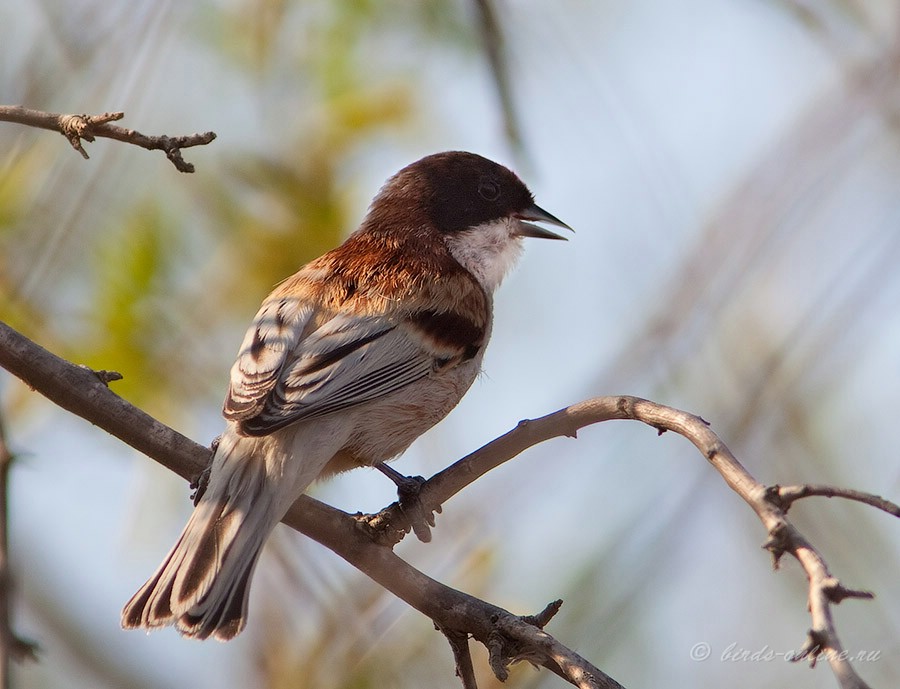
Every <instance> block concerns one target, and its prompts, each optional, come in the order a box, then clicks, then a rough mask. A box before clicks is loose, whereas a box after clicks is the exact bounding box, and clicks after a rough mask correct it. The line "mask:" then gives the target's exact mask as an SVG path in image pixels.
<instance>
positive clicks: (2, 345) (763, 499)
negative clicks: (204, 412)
mask: <svg viewBox="0 0 900 689" xmlns="http://www.w3.org/2000/svg"><path fill="white" fill-rule="evenodd" d="M0 366H3V367H4V368H6V369H8V370H9V371H10V372H12V373H13V374H15V375H17V376H18V377H20V378H21V379H22V380H24V381H25V382H26V383H27V384H28V385H29V386H31V387H32V388H33V389H35V390H37V391H38V392H41V393H42V394H44V395H45V396H47V397H48V398H50V399H51V400H52V401H53V402H55V403H56V404H58V405H59V406H62V407H64V408H66V409H68V410H70V411H72V412H73V413H75V414H77V415H79V416H82V417H83V418H85V419H88V420H89V421H91V422H92V423H94V424H96V425H98V426H100V427H101V428H103V429H104V430H106V431H108V432H109V433H111V434H113V435H115V436H116V437H118V438H120V439H122V440H123V441H125V442H126V443H128V444H129V445H131V446H132V447H134V448H136V449H138V450H140V451H141V452H143V453H144V454H147V455H148V456H149V457H151V458H152V459H154V460H156V461H158V462H160V463H161V464H163V465H164V466H166V467H168V468H169V469H171V470H172V471H174V472H176V473H178V474H179V475H181V476H182V477H184V478H186V479H188V480H190V479H191V478H193V477H195V476H197V475H198V474H199V473H200V472H201V471H202V470H203V469H204V468H205V466H206V465H207V463H208V462H209V459H210V452H209V450H208V449H206V448H203V447H201V446H200V445H197V444H196V443H194V442H193V441H191V440H189V439H188V438H186V437H184V436H182V435H180V434H179V433H177V432H176V431H174V430H172V429H171V428H168V427H167V426H165V425H163V424H161V423H159V422H158V421H156V420H155V419H153V418H152V417H150V416H148V415H147V414H145V413H144V412H142V411H141V410H139V409H137V408H135V407H133V406H132V405H130V404H129V403H127V402H125V401H124V400H122V399H121V398H119V397H118V396H117V395H116V394H115V393H113V392H112V391H111V390H109V389H108V387H107V386H106V381H105V380H102V379H101V377H98V376H97V375H95V374H94V372H92V371H90V370H89V369H85V368H82V367H78V366H75V365H73V364H70V363H68V362H66V361H64V360H62V359H59V358H58V357H56V356H54V355H53V354H51V353H50V352H47V351H46V350H44V349H42V348H41V347H40V346H38V345H36V344H35V343H33V342H31V341H30V340H28V339H27V338H25V337H23V336H22V335H20V334H19V333H17V332H15V331H14V330H12V329H11V328H9V327H8V326H6V325H5V324H2V323H0ZM612 419H632V420H636V421H640V422H642V423H645V424H647V425H649V426H651V427H653V428H655V429H656V430H657V431H659V432H660V433H662V432H664V431H672V432H675V433H678V434H680V435H683V436H684V437H685V438H687V439H688V440H690V441H691V442H692V443H693V444H694V445H695V446H696V447H697V449H698V450H699V451H700V452H701V454H702V455H703V456H704V457H705V458H706V459H707V460H708V461H709V462H710V464H711V465H712V466H713V468H715V470H716V471H718V472H719V474H720V475H721V476H722V478H723V479H724V480H725V482H726V483H727V484H728V485H729V486H730V487H731V488H732V490H734V491H735V492H736V493H737V494H738V495H740V497H741V498H742V499H743V500H744V501H745V502H746V503H747V504H748V505H749V506H750V507H751V509H753V511H754V512H755V513H756V514H757V516H758V517H759V519H760V521H761V522H762V523H763V526H764V527H765V529H766V531H767V540H766V543H765V547H766V548H767V549H768V550H769V551H770V552H771V553H772V555H773V558H774V561H775V563H776V565H777V563H778V561H779V559H780V558H781V557H782V556H783V555H784V554H785V553H787V554H790V555H792V556H793V557H794V558H796V559H797V561H798V562H799V563H800V565H801V566H802V567H803V569H804V571H805V572H806V575H807V577H808V579H809V609H810V614H811V618H812V627H811V629H810V631H809V634H808V639H807V642H806V644H805V645H804V649H805V654H803V655H802V656H801V657H806V658H808V659H809V660H810V662H811V663H815V662H816V660H818V659H819V658H825V659H827V661H828V663H829V664H830V665H831V668H832V671H833V672H834V674H835V676H836V677H837V678H838V680H839V682H840V685H841V687H842V688H843V689H865V688H866V687H867V685H866V684H865V682H864V681H863V680H862V679H861V678H860V677H859V676H858V675H857V674H856V671H855V670H854V669H853V667H852V665H851V664H850V662H849V660H848V654H847V653H845V652H844V651H843V647H842V645H841V642H840V639H839V638H838V634H837V631H836V629H835V626H834V621H833V619H832V615H831V607H832V606H833V605H835V604H837V603H839V602H840V601H841V600H843V599H845V598H867V597H870V596H871V594H869V593H866V592H863V591H855V590H853V589H849V588H846V587H844V586H843V585H842V584H841V583H840V581H838V579H836V578H835V577H834V576H832V575H831V573H830V572H829V570H828V567H827V564H826V563H825V561H824V560H823V558H822V556H821V555H820V554H819V553H818V551H817V550H816V549H815V548H814V547H813V546H812V545H811V544H810V543H809V542H808V541H807V540H806V539H805V537H804V536H803V535H802V534H801V533H800V532H799V531H798V530H797V529H796V527H794V526H793V524H791V523H790V521H789V520H788V519H787V514H786V510H787V507H788V506H789V504H790V502H791V501H792V500H793V499H799V497H803V495H800V493H803V491H802V490H801V489H798V488H793V489H791V490H790V491H788V490H785V494H784V495H783V496H782V495H781V491H780V490H779V489H777V487H773V488H766V487H765V486H764V485H763V484H761V483H759V482H758V481H757V480H756V479H754V478H753V477H752V476H751V475H750V474H749V472H748V471H747V470H746V469H745V468H744V467H743V466H742V465H741V464H740V462H738V460H737V459H736V458H735V457H734V455H733V454H732V453H731V451H730V450H729V449H728V447H727V446H726V445H725V444H724V443H723V442H722V441H721V439H720V438H719V437H718V436H717V435H716V434H715V433H714V432H713V431H712V430H711V429H710V427H709V425H708V424H707V423H706V422H705V421H704V420H703V419H701V418H700V417H698V416H695V415H693V414H689V413H687V412H684V411H680V410H678V409H673V408H671V407H667V406H664V405H660V404H656V403H654V402H650V401H648V400H644V399H640V398H636V397H627V396H615V397H598V398H595V399H592V400H587V401H585V402H581V403H579V404H575V405H572V406H570V407H566V408H565V409H561V410H559V411H557V412H554V413H553V414H549V415H547V416H544V417H541V418H539V419H534V420H529V421H523V422H520V423H519V424H518V426H517V427H516V428H514V429H513V430H511V431H509V432H508V433H506V434H505V435H503V436H501V437H499V438H497V439H496V440H494V441H492V442H491V443H488V444H487V445H485V446H484V447H482V448H481V449H480V450H477V451H476V452H473V453H472V454H470V455H468V456H467V457H464V458H463V459H461V460H459V461H458V462H456V463H455V464H453V465H451V466H450V467H448V468H447V469H445V470H444V471H442V472H440V473H438V474H436V475H435V476H434V477H432V478H431V479H429V480H428V481H426V482H425V483H424V484H423V486H422V489H421V492H420V495H419V498H420V500H421V501H422V502H423V503H424V505H425V507H426V508H434V507H438V506H440V505H441V504H442V503H443V502H444V501H446V500H447V499H448V498H449V497H451V496H452V495H454V494H456V493H457V492H459V491H460V490H462V489H463V488H464V487H465V486H467V485H469V484H470V483H472V482H473V481H475V480H477V479H478V478H479V477H480V476H483V475H484V474H485V473H487V472H488V471H490V470H491V469H492V468H494V467H497V466H499V465H500V464H502V463H503V462H506V461H508V460H509V459H511V458H513V457H515V456H516V455H518V454H519V453H520V452H522V451H523V450H525V449H527V448H528V447H531V446H533V445H535V444H537V443H539V442H542V441H544V440H548V439H550V438H554V437H560V436H569V437H574V436H575V434H576V432H577V431H578V430H579V429H580V428H583V427H584V426H587V425H591V424H594V423H599V422H602V421H608V420H612ZM844 493H846V491H845V492H844ZM808 494H809V495H812V494H823V493H821V492H816V491H813V492H811V493H808ZM835 495H838V493H835ZM841 496H842V497H848V495H846V494H843V493H842V494H841ZM854 499H856V498H854ZM878 500H880V501H881V502H882V503H883V504H879V505H877V506H879V507H881V508H882V509H885V510H886V511H888V512H890V513H892V514H897V511H898V510H900V508H897V506H896V505H894V504H893V503H889V502H888V501H886V500H883V499H881V498H879V499H878ZM864 502H866V501H864ZM403 519H404V516H403V514H402V513H401V512H399V511H398V510H396V509H394V508H388V509H386V510H385V511H383V512H382V513H381V514H380V515H378V516H377V517H376V518H374V519H370V520H366V521H362V520H359V519H356V518H354V517H352V516H351V515H348V514H346V513H344V512H341V511H340V510H336V509H334V508H332V507H329V506H327V505H324V504H322V503H320V502H318V501H316V500H313V499H312V498H309V497H307V496H302V497H301V498H300V499H299V500H298V501H297V502H295V503H294V505H293V507H292V508H291V509H290V510H289V512H288V514H287V515H286V516H285V519H284V522H285V523H286V524H288V525H289V526H291V527H293V528H294V529H296V530H298V531H300V532H302V533H304V534H306V535H307V536H309V537H311V538H313V539H315V540H317V541H318V542H320V543H322V544H323V545H325V546H326V547H328V548H329V549H331V550H333V551H334V552H335V553H337V554H338V555H340V556H341V557H343V558H344V559H345V560H347V561H348V562H350V563H351V564H352V565H354V566H355V567H356V568H357V569H359V570H360V571H362V572H364V573H365V574H367V575H368V576H369V577H371V578H372V579H373V580H375V581H376V582H378V583H379V584H381V585H382V586H383V587H385V588H386V589H387V590H389V591H391V592H392V593H394V594H395V595H397V596H398V597H399V598H401V599H402V600H404V601H406V602H407V603H409V604H410V605H411V606H412V607H414V608H416V609H417V610H419V611H420V612H422V613H424V614H425V615H427V616H428V617H430V618H431V619H432V620H433V621H434V622H435V625H436V626H437V627H438V628H439V629H440V630H441V631H442V632H443V633H444V634H445V635H446V636H447V637H448V639H449V640H450V641H451V644H452V646H453V650H454V655H455V657H456V660H457V666H458V669H459V670H460V671H461V674H462V673H465V676H464V681H465V682H466V686H467V687H469V686H471V682H472V681H473V677H472V674H471V672H470V670H469V668H468V666H467V663H470V661H469V660H468V659H467V657H466V656H467V650H466V649H464V648H463V643H464V642H465V639H466V638H468V637H469V636H471V637H472V638H474V639H476V640H477V641H479V642H481V643H482V644H484V645H485V646H486V647H487V648H488V650H489V651H490V653H491V661H492V667H493V669H494V672H495V674H497V676H498V677H499V678H501V679H503V678H504V674H505V671H506V667H507V666H508V665H509V663H510V662H515V661H517V660H529V661H531V662H533V663H536V664H539V665H542V666H544V667H546V668H547V669H549V670H551V671H552V672H554V673H555V674H557V675H559V676H560V677H562V678H564V679H566V680H567V681H568V682H570V683H571V684H573V685H575V686H578V687H592V688H596V687H604V688H613V687H619V686H620V685H619V684H618V683H617V682H616V681H615V680H613V679H612V678H610V677H608V676H607V675H606V674H604V673H603V672H602V671H600V670H599V669H598V668H596V667H594V666H593V665H591V663H589V662H588V661H587V660H585V659H584V658H582V657H581V656H579V655H578V654H577V653H575V652H573V651H572V650H571V649H569V648H567V647H565V646H564V645H562V644H561V643H559V642H558V641H557V640H556V639H554V638H553V637H552V636H550V635H549V634H547V633H546V632H545V631H543V629H542V627H543V626H544V625H545V624H546V623H547V622H548V621H549V619H550V618H551V617H552V616H553V614H554V613H555V612H556V610H557V609H558V607H559V604H558V602H557V603H552V604H551V605H550V606H548V607H547V609H545V610H544V611H543V612H541V613H538V614H537V615H534V616H531V617H519V616H516V615H513V614H512V613H510V612H508V611H506V610H503V609H502V608H499V607H497V606H494V605H492V604H490V603H487V602H485V601H482V600H479V599H477V598H474V597H472V596H469V595H468V594H465V593H463V592H461V591H457V590H455V589H452V588H450V587H448V586H445V585H444V584H442V583H440V582H438V581H435V580H434V579H431V578H430V577H428V576H426V575H425V574H423V573H422V572H420V571H418V570H417V569H415V568H414V567H412V566H410V565H409V564H408V563H407V562H405V561H404V560H402V559H400V558H399V557H398V556H397V555H396V554H395V553H394V552H393V550H392V548H391V545H392V543H391V542H392V541H396V540H399V539H398V538H395V535H396V534H397V533H400V534H402V533H403V531H404V530H405V529H407V528H408V524H404V523H403ZM373 535H375V536H376V537H375V538H373ZM798 659H799V658H798Z"/></svg>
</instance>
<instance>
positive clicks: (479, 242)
mask: <svg viewBox="0 0 900 689" xmlns="http://www.w3.org/2000/svg"><path fill="white" fill-rule="evenodd" d="M515 230H516V226H515V220H512V219H511V218H504V219H502V220H494V221H493V222H489V223H484V224H483V225H477V226H475V227H473V228H471V229H469V230H463V231H462V232H455V233H453V234H448V235H445V238H446V242H447V247H448V248H449V249H450V253H451V254H452V256H453V258H455V259H456V260H457V261H459V264H460V265H461V266H462V267H463V268H465V269H466V270H468V271H469V272H470V273H472V275H474V276H475V279H476V280H478V282H480V283H481V286H482V287H483V288H484V290H485V292H487V293H488V294H491V293H493V292H494V290H496V289H497V288H498V287H499V286H500V283H501V282H503V278H504V277H505V276H506V274H507V273H508V272H509V271H510V269H512V267H513V266H514V265H515V264H516V261H517V260H519V256H520V255H521V254H522V238H521V237H519V236H517V235H516V234H515Z"/></svg>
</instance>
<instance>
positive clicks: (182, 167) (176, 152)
mask: <svg viewBox="0 0 900 689" xmlns="http://www.w3.org/2000/svg"><path fill="white" fill-rule="evenodd" d="M123 117H125V113H123V112H105V113H103V114H101V115H62V114H58V113H53V112H43V111H41V110H32V109H30V108H24V107H22V106H19V105H0V121H4V122H16V123H18V124H25V125H28V126H30V127H39V128H41V129H50V130H53V131H57V132H59V133H60V134H62V135H63V136H64V137H66V139H67V140H68V141H69V143H70V144H71V145H72V148H74V149H75V150H76V151H78V152H79V153H81V155H82V156H83V157H84V158H85V159H87V158H88V157H89V156H88V154H87V151H85V150H84V146H82V141H89V142H90V141H94V139H95V138H96V137H98V136H100V137H105V138H107V139H115V140H117V141H123V142H125V143H128V144H134V145H135V146H140V147H141V148H146V149H147V150H148V151H163V152H164V153H165V154H166V157H167V158H168V159H169V160H170V161H172V164H173V165H174V166H175V167H176V168H177V169H178V170H179V171H180V172H193V171H194V166H193V165H192V164H191V163H188V162H187V161H185V160H184V158H182V157H181V149H183V148H189V147H191V146H204V145H206V144H208V143H210V142H212V141H213V140H214V139H215V138H216V134H215V132H204V133H203V134H190V135H187V136H166V135H164V134H163V135H159V136H147V135H146V134H141V133H140V132H138V131H135V130H134V129H126V128H125V127H119V126H118V125H115V124H111V123H112V122H114V121H116V120H121V119H122V118H123Z"/></svg>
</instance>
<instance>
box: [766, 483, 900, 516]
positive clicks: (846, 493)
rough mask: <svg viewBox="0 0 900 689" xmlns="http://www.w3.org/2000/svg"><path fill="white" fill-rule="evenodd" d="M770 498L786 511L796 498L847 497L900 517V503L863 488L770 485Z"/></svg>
mask: <svg viewBox="0 0 900 689" xmlns="http://www.w3.org/2000/svg"><path fill="white" fill-rule="evenodd" d="M768 491H769V492H768V498H769V499H770V500H772V501H773V502H775V503H776V504H778V505H780V506H781V509H783V510H784V511H785V512H787V511H788V509H789V508H790V506H791V505H792V504H793V503H794V501H796V500H800V499H801V498H808V497H813V496H820V497H825V498H845V499H847V500H855V501H856V502H861V503H864V504H866V505H871V506H872V507H875V508H877V509H879V510H883V511H884V512H887V513H888V514H890V515H893V516H895V517H900V505H898V504H897V503H894V502H891V501H890V500H885V499H884V498H882V497H881V496H880V495H873V494H872V493H864V492H863V491H861V490H853V489H851V488H839V487H837V486H823V485H818V484H804V485H800V486H778V485H775V486H770V487H769V489H768Z"/></svg>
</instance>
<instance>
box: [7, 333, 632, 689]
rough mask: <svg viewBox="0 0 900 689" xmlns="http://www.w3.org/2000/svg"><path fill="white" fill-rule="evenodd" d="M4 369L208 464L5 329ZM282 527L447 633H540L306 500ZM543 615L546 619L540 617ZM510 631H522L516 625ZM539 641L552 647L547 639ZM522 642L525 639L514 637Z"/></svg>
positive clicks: (146, 446) (176, 456)
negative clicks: (526, 630) (316, 544)
mask: <svg viewBox="0 0 900 689" xmlns="http://www.w3.org/2000/svg"><path fill="white" fill-rule="evenodd" d="M0 366H2V367H3V368H6V369H7V370H8V371H10V372H11V373H13V374H14V375H16V376H18V377H19V378H21V379H22V380H23V381H25V383H26V384H28V385H29V386H30V387H31V388H32V389H33V390H36V391H37V392H40V393H41V394H42V395H44V396H46V397H47V398H48V399H50V400H51V401H52V402H54V403H55V404H57V405H59V406H60V407H63V408H64V409H67V410H68V411H71V412H72V413H73V414H76V415H77V416H80V417H82V418H84V419H87V420H88V421H90V422H91V423H93V424H95V425H97V426H99V427H100V428H102V429H104V430H105V431H107V432H108V433H111V434H112V435H114V436H116V437H117V438H119V439H120V440H122V441H124V442H126V443H127V444H129V445H131V447H133V448H135V449H137V450H139V451H140V452H142V453H144V454H146V455H147V456H148V457H150V458H151V459H154V460H156V461H157V462H159V463H160V464H162V465H163V466H165V467H167V468H169V469H171V470H172V471H174V472H175V473H176V474H178V475H179V476H181V477H182V478H184V479H186V480H191V479H192V477H195V476H197V475H198V474H200V473H201V472H202V471H203V469H204V468H205V467H206V466H207V465H208V464H209V460H210V456H211V452H210V450H209V449H208V448H205V447H203V446H202V445H199V444H197V443H195V442H194V441H192V440H190V439H189V438H187V437H185V436H183V435H181V434H180V433H178V432H177V431H175V430H173V429H171V428H169V427H168V426H165V425H164V424H162V423H160V422H159V421H157V420H156V419H154V418H152V417H151V416H149V415H148V414H146V413H144V412H143V411H141V410H139V409H137V408H136V407H134V406H132V405H131V404H129V403H128V402H126V401H125V400H123V399H122V398H120V397H119V396H118V395H116V394H115V393H114V392H113V391H112V390H110V389H109V388H108V387H107V386H106V385H105V384H104V383H103V382H102V381H101V380H100V378H98V377H97V375H95V373H94V372H93V371H91V370H90V369H88V368H86V367H81V366H76V365H74V364H71V363H69V362H67V361H65V360H63V359H60V358H59V357H57V356H56V355H54V354H52V353H50V352H48V351H47V350H46V349H44V348H42V347H40V346H39V345H37V344H35V343H34V342H31V341H30V340H29V339H28V338H26V337H24V336H23V335H21V334H20V333H18V332H16V331H15V330H13V329H12V328H10V327H9V326H8V325H6V324H4V323H2V322H0ZM282 521H283V522H284V523H285V524H287V525H288V526H290V527H291V528H293V529H296V530H297V531H299V532H301V533H303V534H305V535H307V536H309V537H310V538H312V539H314V540H316V541H318V542H319V543H321V544H322V545H324V546H325V547H326V548H329V549H330V550H332V551H333V552H335V553H336V554H338V555H339V556H340V557H342V558H344V559H345V560H346V561H347V562H349V563H350V564H352V565H353V566H354V567H356V568H357V569H359V570H360V571H361V572H363V573H364V574H366V575H367V576H369V577H370V578H371V579H373V580H374V581H375V582H377V583H378V584H380V585H381V586H383V587H384V588H385V589H387V590H388V591H390V592H391V593H393V594H394V595H396V596H397V597H398V598H400V599H401V600H403V601H405V602H406V603H408V604H409V605H411V606H412V607H413V608H415V609H416V610H418V611H419V612H421V613H423V614H425V615H427V616H428V617H430V618H431V619H432V620H433V621H434V622H435V624H437V625H438V626H439V627H440V628H441V629H442V630H445V629H446V630H450V631H451V632H457V633H461V634H467V635H471V636H472V637H473V638H474V639H476V640H477V641H480V642H481V643H483V644H485V645H487V643H488V639H489V638H490V637H491V635H492V634H493V635H496V634H497V624H498V623H499V624H501V625H503V623H504V620H511V621H518V623H519V624H521V625H527V626H528V627H530V628H532V629H535V630H537V631H540V630H539V629H538V628H537V627H535V626H534V625H533V624H529V623H527V622H525V621H523V619H522V618H519V617H517V616H516V615H513V614H512V613H510V612H509V611H507V610H504V609H503V608H500V607H498V606H496V605H493V604H491V603H488V602H486V601H482V600H479V599H478V598H475V597H473V596H470V595H468V594H466V593H463V592H461V591H458V590H456V589H453V588H450V587H449V586H446V585H444V584H442V583H440V582H438V581H435V580H434V579H432V578H430V577H428V576H427V575H425V574H423V573H422V572H420V571H419V570H417V569H415V568H414V567H412V566H411V565H409V564H408V563H407V562H405V561H404V560H402V559H401V558H400V557H398V556H397V555H396V554H395V553H394V552H393V551H392V550H391V549H390V548H389V547H387V546H384V545H381V544H378V543H375V542H373V541H372V539H371V537H370V531H369V530H368V529H365V528H361V527H360V524H359V522H358V520H357V519H355V518H354V517H352V516H351V515H349V514H347V513H345V512H342V511H341V510H338V509H335V508H333V507H329V506H328V505H325V504H323V503H321V502H319V501H318V500H315V499H313V498H311V497H309V496H306V495H303V496H301V497H300V499H298V500H297V501H296V502H295V503H294V505H293V506H292V507H291V509H290V510H289V511H288V513H287V515H285V518H284V519H283V520H282ZM546 615H547V613H546V611H545V612H543V613H540V614H539V615H538V617H539V618H542V617H545V616H546ZM510 624H512V622H511V623H510ZM503 628H505V627H502V628H501V631H502V629H503ZM511 628H513V629H516V630H521V627H519V626H516V625H513V626H512V627H511ZM541 633H542V634H545V636H546V637H547V638H548V639H552V637H550V636H549V635H547V634H546V633H545V632H541ZM517 634H520V632H519V631H517ZM520 637H521V634H520ZM541 639H542V644H544V645H546V644H547V643H548V641H547V640H546V639H544V638H543V637H541ZM515 640H516V639H515V638H514V639H513V641H515ZM523 640H525V641H527V635H526V636H525V637H521V638H520V639H519V642H520V643H521V642H522V641H523ZM553 643H554V644H556V645H555V646H554V647H553V649H554V654H553V655H552V656H550V655H548V656H547V657H546V660H545V662H543V663H542V664H543V665H544V667H546V668H547V669H549V670H550V671H552V672H554V673H556V674H558V675H559V676H560V677H563V678H564V679H569V676H570V675H572V676H574V674H577V673H576V670H577V668H576V666H578V665H579V663H581V664H583V672H584V673H587V674H589V675H590V676H592V677H593V678H595V680H596V682H597V683H596V684H595V685H593V686H597V687H601V688H603V689H616V688H618V687H620V685H619V684H618V683H617V682H616V681H615V680H613V679H612V678H610V677H608V676H607V675H605V674H604V673H603V672H602V671H600V670H599V669H597V668H595V667H594V666H593V665H591V664H590V663H588V662H587V661H586V660H584V659H583V658H581V657H580V656H578V654H576V653H574V652H572V651H570V650H569V649H567V648H566V647H565V646H563V645H562V644H559V643H558V642H556V641H555V640H553ZM521 648H523V649H524V647H521ZM523 653H525V651H524V650H523ZM561 660H563V662H560V661H561ZM567 673H568V674H567Z"/></svg>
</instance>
